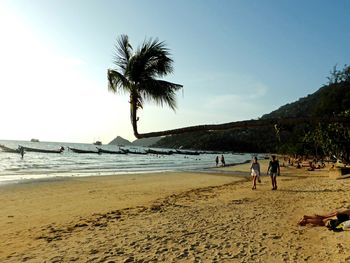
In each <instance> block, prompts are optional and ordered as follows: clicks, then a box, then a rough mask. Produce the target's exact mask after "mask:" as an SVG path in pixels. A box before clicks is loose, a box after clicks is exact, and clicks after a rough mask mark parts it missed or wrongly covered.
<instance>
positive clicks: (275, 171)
mask: <svg viewBox="0 0 350 263" xmlns="http://www.w3.org/2000/svg"><path fill="white" fill-rule="evenodd" d="M269 173H270V176H271V182H272V190H277V180H276V176H277V175H280V164H279V162H278V160H276V156H275V155H272V161H270V163H269V168H267V174H269Z"/></svg>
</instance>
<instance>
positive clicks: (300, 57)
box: [0, 0, 350, 143]
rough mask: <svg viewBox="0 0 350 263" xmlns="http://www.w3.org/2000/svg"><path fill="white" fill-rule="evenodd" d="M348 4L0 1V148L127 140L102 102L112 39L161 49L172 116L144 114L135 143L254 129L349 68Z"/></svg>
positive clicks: (125, 108)
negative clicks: (184, 131) (174, 105)
mask: <svg viewBox="0 0 350 263" xmlns="http://www.w3.org/2000/svg"><path fill="white" fill-rule="evenodd" d="M349 11H350V1H348V0H337V1H322V0H308V1H304V0H293V1H292V0H290V1H286V0H265V1H260V0H240V1H238V0H227V1H225V0H220V1H216V0H212V1H209V0H171V1H170V0H169V1H168V0H157V1H156V0H128V1H125V0H124V1H119V0H114V1H107V0H95V1H93V0H74V1H72V0H57V1H54V0H30V1H29V0H22V1H19V0H8V1H4V0H0V34H1V40H0V98H1V101H0V114H1V128H0V139H23V140H30V139H31V138H39V139H40V140H42V141H66V142H88V143H89V142H92V141H94V140H102V141H103V143H108V142H109V141H110V140H112V139H113V138H114V137H116V136H117V135H119V136H122V137H124V138H126V139H129V140H134V139H135V138H134V136H133V133H132V127H131V124H130V118H129V105H128V97H127V96H125V95H124V96H121V95H115V94H113V93H110V92H108V88H107V69H108V68H113V51H114V45H115V40H116V38H117V37H118V36H119V35H120V34H127V35H129V38H130V41H131V43H132V45H133V46H134V47H137V46H138V45H139V44H141V43H142V42H143V41H144V39H145V38H148V37H157V38H159V40H162V41H165V42H166V43H167V45H168V47H169V48H170V50H171V53H172V58H173V59H174V68H175V71H174V74H172V75H171V76H169V77H167V78H165V79H166V80H169V81H173V82H176V83H180V84H182V85H184V89H183V92H179V93H178V97H177V101H178V110H177V111H176V112H173V111H172V110H170V109H167V108H159V107H157V106H155V105H153V104H146V105H145V107H144V110H143V111H142V112H141V113H140V121H139V132H150V131H158V130H164V129H172V128H180V127H183V126H187V125H198V124H211V123H223V122H229V121H236V120H244V119H252V118H258V117H260V116H261V115H263V114H265V113H269V112H271V111H272V110H275V109H277V108H278V107H280V106H282V105H284V104H286V103H289V102H293V101H295V100H297V99H298V98H300V97H304V96H306V95H308V94H310V93H313V92H315V91H316V90H317V89H318V88H320V87H321V86H322V85H323V84H325V83H326V82H327V79H326V77H327V76H328V75H329V71H330V70H331V69H332V67H333V66H334V65H336V64H338V65H339V66H340V67H343V66H344V64H349V63H350V51H349V47H350V30H349V28H350V17H349Z"/></svg>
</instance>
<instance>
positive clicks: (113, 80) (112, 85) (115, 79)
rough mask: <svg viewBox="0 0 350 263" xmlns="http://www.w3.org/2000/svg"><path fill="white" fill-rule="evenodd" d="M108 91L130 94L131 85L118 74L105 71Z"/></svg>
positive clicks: (110, 70) (111, 70)
mask: <svg viewBox="0 0 350 263" xmlns="http://www.w3.org/2000/svg"><path fill="white" fill-rule="evenodd" d="M107 78H108V90H109V91H111V92H114V93H116V92H130V89H131V83H130V82H129V80H128V79H127V78H126V77H125V76H124V75H123V74H121V73H120V72H118V71H115V70H113V69H109V70H108V71H107Z"/></svg>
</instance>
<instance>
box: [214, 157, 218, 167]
mask: <svg viewBox="0 0 350 263" xmlns="http://www.w3.org/2000/svg"><path fill="white" fill-rule="evenodd" d="M215 163H216V167H218V165H219V156H218V155H217V156H216V158H215Z"/></svg>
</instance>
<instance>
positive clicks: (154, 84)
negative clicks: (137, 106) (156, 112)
mask: <svg viewBox="0 0 350 263" xmlns="http://www.w3.org/2000/svg"><path fill="white" fill-rule="evenodd" d="M182 87H183V86H182V85H179V84H175V83H171V82H168V81H164V80H154V79H149V80H146V81H144V82H143V83H142V85H141V86H140V88H139V92H140V94H141V95H142V97H143V98H144V99H145V100H148V101H154V102H155V103H156V104H158V105H160V106H163V105H164V104H166V105H167V106H169V107H170V108H171V109H172V110H176V93H175V92H176V91H177V90H179V89H181V88H182Z"/></svg>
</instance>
